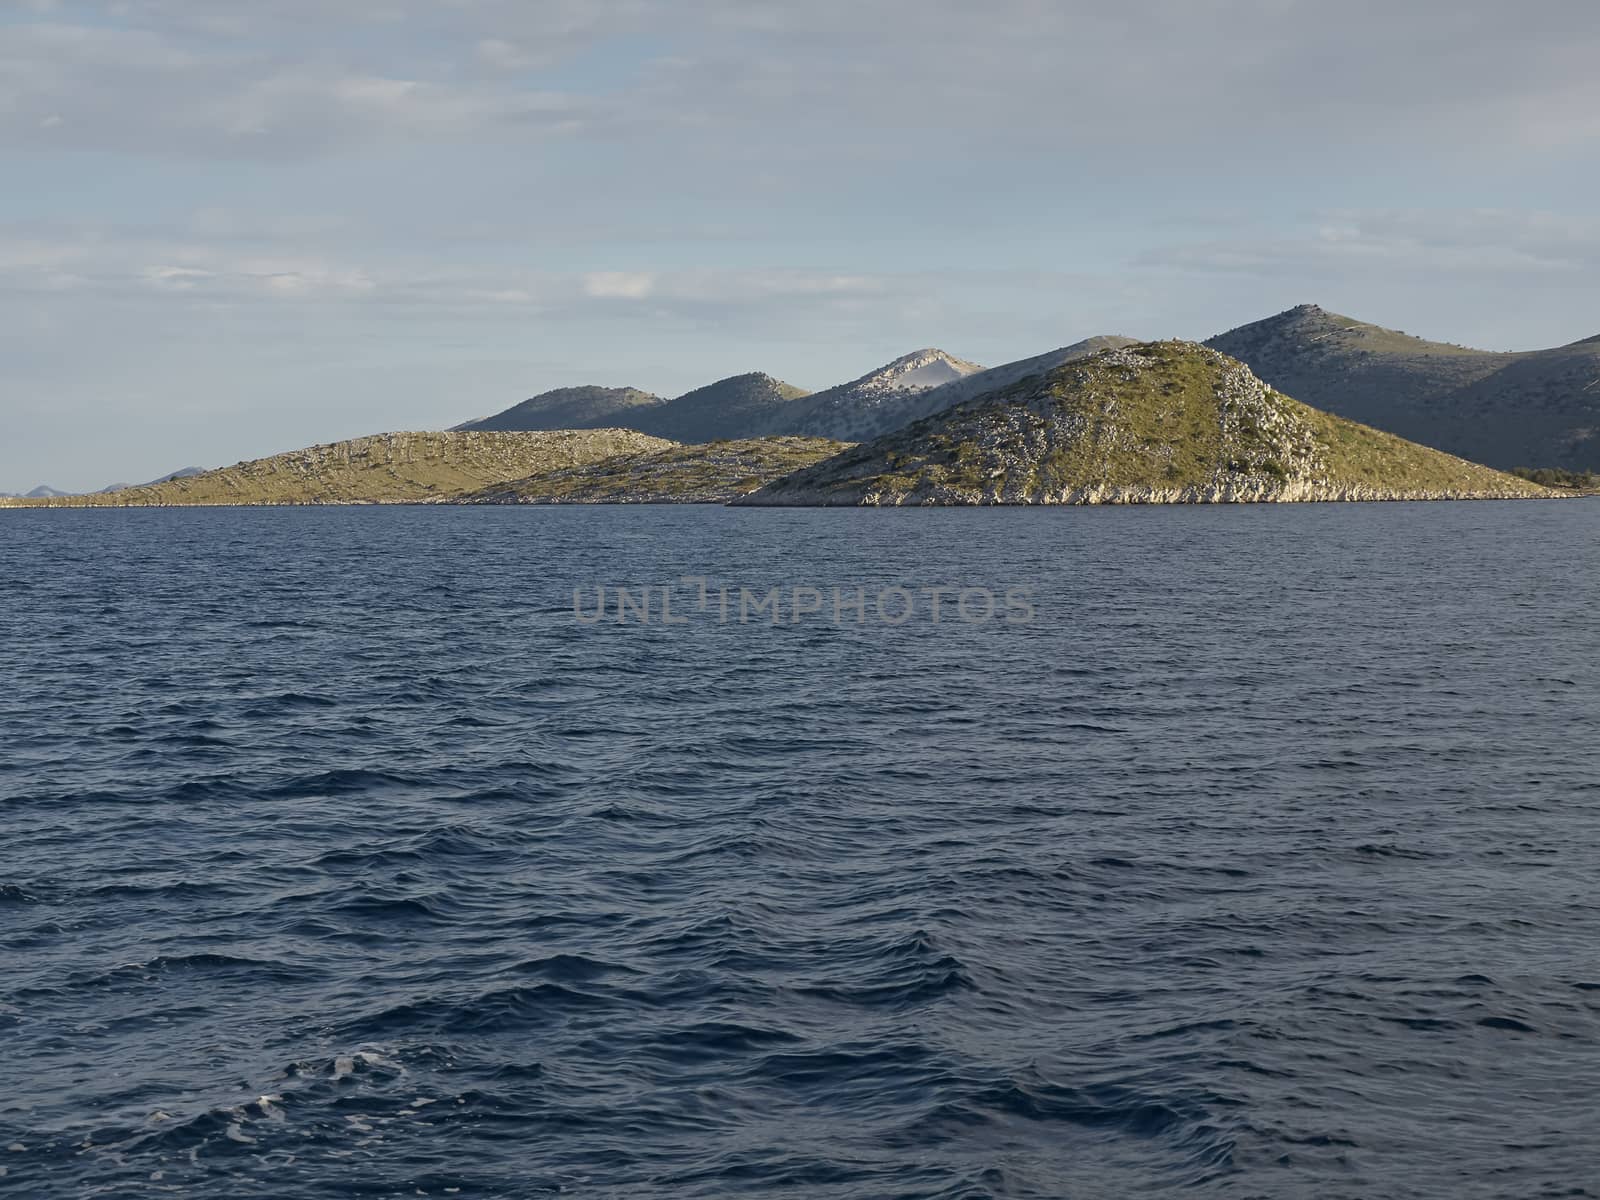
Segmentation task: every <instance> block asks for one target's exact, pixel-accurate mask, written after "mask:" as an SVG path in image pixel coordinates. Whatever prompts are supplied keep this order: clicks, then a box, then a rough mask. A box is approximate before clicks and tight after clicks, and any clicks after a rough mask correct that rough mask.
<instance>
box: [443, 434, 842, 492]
mask: <svg viewBox="0 0 1600 1200" xmlns="http://www.w3.org/2000/svg"><path fill="white" fill-rule="evenodd" d="M843 449H845V445H844V444H843V443H841V442H833V441H827V440H826V439H822V438H799V437H773V438H750V439H746V440H742V441H720V442H710V443H704V444H697V445H689V446H681V445H680V446H666V447H664V448H660V449H655V450H641V451H639V452H636V453H631V454H620V455H616V456H615V457H612V458H606V459H601V460H600V461H598V462H593V463H586V464H582V465H577V466H568V467H559V468H556V469H555V470H550V471H543V472H541V473H539V474H536V475H532V476H529V477H528V478H526V479H518V480H516V481H514V482H512V483H507V484H497V485H495V486H492V487H487V488H483V489H481V490H480V491H477V492H474V493H472V494H470V495H467V496H464V497H462V498H461V499H460V500H459V501H448V502H458V503H463V504H725V503H727V502H728V501H730V500H733V499H736V498H738V497H739V496H743V495H746V494H748V493H749V492H753V491H755V490H756V489H757V488H759V487H761V486H762V485H764V484H767V483H771V482H772V481H773V480H774V479H778V478H780V477H781V476H784V475H787V474H789V473H790V472H791V471H796V470H799V469H800V468H801V467H807V466H810V465H811V464H812V463H815V462H820V461H821V460H822V459H825V458H829V457H831V456H832V455H835V454H837V453H839V451H841V450H843Z"/></svg>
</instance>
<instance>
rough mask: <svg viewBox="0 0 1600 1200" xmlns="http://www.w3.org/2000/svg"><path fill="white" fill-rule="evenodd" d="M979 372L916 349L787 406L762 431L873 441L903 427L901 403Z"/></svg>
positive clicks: (938, 352) (969, 365)
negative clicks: (891, 430) (868, 439)
mask: <svg viewBox="0 0 1600 1200" xmlns="http://www.w3.org/2000/svg"><path fill="white" fill-rule="evenodd" d="M981 370H983V368H982V367H980V366H978V364H977V363H970V362H965V361H963V360H962V359H959V358H953V357H952V356H950V355H948V354H946V353H945V352H944V351H943V350H934V349H927V350H916V351H913V352H912V353H910V354H907V355H903V356H902V357H900V358H897V359H895V360H894V361H893V362H892V363H889V364H888V365H886V366H883V367H879V368H878V369H877V370H876V371H872V372H869V373H868V374H866V375H863V376H862V377H861V378H860V379H852V380H851V381H850V382H849V383H841V384H839V385H837V386H835V387H831V388H828V389H827V390H826V391H821V392H818V393H816V394H815V395H813V396H811V397H810V398H809V399H807V400H806V401H805V402H804V403H802V404H798V405H794V406H791V407H790V408H788V409H786V410H784V412H783V413H782V414H781V417H780V419H778V420H776V421H774V422H773V424H772V425H771V426H770V427H769V428H768V429H767V430H766V432H768V433H774V434H802V435H805V436H808V437H825V438H835V439H837V440H839V441H857V440H860V439H861V438H864V437H873V436H876V435H877V434H879V433H884V432H887V431H888V430H890V429H894V428H896V427H897V426H898V425H900V424H902V421H901V420H900V418H899V417H898V415H897V414H898V413H899V412H900V407H899V406H900V405H901V403H902V402H903V401H905V400H907V399H908V398H910V397H912V396H918V395H921V394H924V393H927V392H931V391H932V390H933V389H934V388H937V387H941V386H943V385H945V384H948V383H951V382H953V381H955V380H958V379H964V378H966V377H967V376H969V375H974V374H976V373H977V372H979V371H981Z"/></svg>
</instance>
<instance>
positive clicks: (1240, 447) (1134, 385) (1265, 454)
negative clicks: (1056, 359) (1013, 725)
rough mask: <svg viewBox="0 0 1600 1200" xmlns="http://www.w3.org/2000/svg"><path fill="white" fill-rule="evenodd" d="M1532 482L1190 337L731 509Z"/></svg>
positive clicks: (1206, 496) (1051, 384)
mask: <svg viewBox="0 0 1600 1200" xmlns="http://www.w3.org/2000/svg"><path fill="white" fill-rule="evenodd" d="M1552 494H1553V493H1551V492H1549V491H1548V490H1546V489H1544V488H1541V487H1539V486H1538V485H1536V484H1533V483H1530V482H1527V481H1525V480H1521V479H1515V478H1512V477H1511V476H1508V475H1502V474H1500V473H1499V472H1496V471H1492V470H1490V469H1488V468H1487V467H1481V466H1477V465H1475V464H1473V463H1469V462H1465V461H1463V460H1462V459H1459V458H1455V457H1452V456H1450V455H1448V454H1443V453H1440V452H1439V451H1436V450H1429V449H1426V448H1424V447H1422V446H1418V445H1414V444H1412V443H1409V442H1405V441H1402V440H1401V439H1399V438H1397V437H1394V436H1393V435H1391V434H1387V433H1382V432H1379V431H1378V430H1375V429H1369V428H1367V427H1365V426H1362V425H1357V424H1355V423H1353V422H1350V421H1346V420H1342V419H1340V418H1338V417H1334V416H1330V415H1329V414H1327V413H1324V412H1320V411H1318V410H1316V409H1314V408H1310V407H1308V406H1306V405H1304V404H1301V403H1299V402H1298V401H1295V400H1291V399H1290V398H1289V397H1288V396H1286V395H1284V394H1283V393H1281V392H1279V391H1277V390H1275V389H1274V388H1271V387H1269V386H1267V385H1266V384H1264V383H1262V381H1261V380H1260V379H1258V378H1256V376H1255V375H1254V374H1252V373H1251V371H1250V370H1249V368H1247V367H1245V366H1244V365H1243V364H1241V363H1239V362H1237V361H1235V360H1234V359H1231V358H1229V357H1227V356H1226V355H1223V354H1221V353H1219V352H1217V351H1215V350H1212V349H1208V348H1207V347H1204V346H1199V345H1195V344H1194V343H1189V342H1152V343H1147V344H1144V345H1136V346H1131V347H1127V348H1123V349H1114V350H1106V351H1102V352H1100V353H1098V354H1096V355H1094V356H1092V357H1090V358H1087V359H1083V360H1080V361H1078V362H1072V363H1068V364H1066V365H1065V366H1061V367H1057V368H1056V369H1055V370H1053V371H1050V372H1048V373H1047V374H1045V375H1043V376H1036V377H1032V378H1028V379H1024V380H1023V381H1022V382H1020V383H1018V384H1016V385H1014V386H1013V387H1011V388H1009V389H1005V390H1003V391H1001V392H998V393H989V394H986V395H984V396H980V397H978V398H977V399H974V400H971V401H968V402H966V403H964V404H960V405H957V406H956V407H954V408H951V409H947V410H945V411H944V412H941V413H938V414H936V415H934V416H931V417H927V418H924V419H923V420H921V421H917V422H915V423H913V424H912V425H910V426H907V427H905V428H903V429H900V430H897V431H895V432H893V433H890V434H888V435H886V436H883V437H880V438H878V439H876V440H875V441H872V442H869V443H867V444H865V445H861V446H857V447H854V448H852V449H850V450H846V451H844V452H842V453H840V454H838V455H835V456H834V457H833V458H830V459H826V460H824V461H822V462H820V463H818V464H816V465H815V466H812V467H808V468H804V469H802V470H799V471H797V472H795V473H794V474H792V475H788V476H785V477H784V478H783V479H780V480H777V481H776V482H774V483H772V484H769V485H767V486H766V487H764V488H762V489H761V490H760V491H758V492H755V493H753V494H751V495H749V496H746V497H744V498H742V499H740V500H738V501H736V502H735V503H739V504H757V505H836V504H844V505H863V504H866V505H873V504H1107V503H1110V504H1137V503H1196V502H1236V501H1286V500H1401V499H1458V498H1459V499H1467V498H1514V497H1515V498H1520V497H1532V496H1549V495H1552Z"/></svg>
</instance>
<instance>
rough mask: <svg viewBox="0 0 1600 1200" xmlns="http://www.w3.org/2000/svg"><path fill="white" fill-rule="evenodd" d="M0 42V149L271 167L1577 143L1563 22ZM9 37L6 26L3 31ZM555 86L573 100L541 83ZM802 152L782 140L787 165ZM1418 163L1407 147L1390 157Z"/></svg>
mask: <svg viewBox="0 0 1600 1200" xmlns="http://www.w3.org/2000/svg"><path fill="white" fill-rule="evenodd" d="M21 11H22V12H23V14H24V16H23V19H21V20H19V21H15V22H11V23H6V24H0V79H3V80H4V81H5V82H0V114H3V115H0V136H4V137H7V138H9V139H10V140H12V141H13V142H17V143H20V144H25V145H36V144H43V145H76V146H105V147H111V146H115V147H117V148H119V149H126V150H134V151H140V150H142V151H146V152H152V153H161V154H174V153H178V154H197V155H219V154H233V155H243V156H254V157H270V158H284V157H294V156H305V155H317V154H328V153H332V152H335V151H336V150H340V149H344V148H348V147H352V146H371V145H381V144H384V143H386V142H392V141H396V140H419V139H420V140H431V141H435V142H454V141H459V140H460V139H463V138H478V139H487V140H497V141H502V142H507V141H509V142H519V141H525V140H527V139H528V138H530V137H548V136H550V135H552V134H571V133H574V132H580V131H581V132H593V133H599V134H602V135H604V136H607V137H621V138H626V139H631V140H632V141H634V142H636V143H645V142H650V143H656V144H658V145H659V143H660V142H661V139H662V138H663V137H666V138H668V139H669V142H670V146H671V151H672V153H674V154H675V155H677V156H678V157H680V158H693V157H700V158H704V159H708V160H718V159H724V158H727V157H729V156H734V157H744V158H747V159H748V158H765V159H772V160H781V159H783V158H784V157H785V156H788V157H789V158H790V159H791V160H793V159H794V158H795V157H796V156H801V157H804V158H805V159H807V160H815V159H819V158H820V159H825V160H826V159H829V158H832V159H834V160H836V161H838V162H839V163H841V164H854V163H856V162H858V161H860V159H861V158H862V156H863V155H867V154H872V153H875V154H877V155H878V156H879V157H880V158H881V159H883V160H894V159H897V158H907V157H917V156H922V155H926V154H927V152H928V151H929V150H930V149H931V148H936V147H938V146H939V145H940V144H941V143H942V144H943V146H944V147H946V149H947V151H948V152H949V153H952V154H959V153H968V152H971V150H972V148H973V147H974V146H975V145H981V146H987V147H1005V148H1009V149H1010V150H1012V151H1016V152H1026V151H1028V150H1030V149H1031V150H1033V151H1036V152H1046V153H1048V152H1052V151H1055V152H1060V151H1066V150H1070V149H1074V148H1077V149H1089V150H1093V151H1094V152H1096V153H1098V154H1102V155H1105V156H1106V159H1105V163H1104V164H1102V165H1103V166H1116V165H1119V164H1129V163H1133V164H1135V165H1137V164H1139V163H1140V162H1141V160H1143V159H1146V158H1147V157H1151V156H1160V155H1166V156H1169V157H1171V156H1179V157H1181V158H1182V159H1183V161H1185V162H1204V161H1210V162H1211V163H1213V164H1214V165H1215V166H1216V167H1217V168H1218V169H1226V166H1227V164H1228V162H1229V161H1230V160H1235V159H1237V157H1238V155H1239V154H1241V153H1245V152H1249V153H1260V152H1261V151H1262V150H1263V149H1264V148H1265V147H1267V146H1271V147H1273V148H1274V149H1275V151H1276V152H1278V153H1279V154H1292V155H1296V156H1308V155H1330V154H1340V153H1349V152H1352V151H1354V150H1359V149H1363V148H1372V147H1387V148H1390V149H1391V150H1395V151H1402V150H1405V149H1407V148H1411V149H1420V150H1422V151H1424V152H1425V153H1429V154H1433V155H1441V154H1443V155H1465V154H1469V153H1479V154H1481V153H1482V151H1483V150H1484V148H1485V145H1486V143H1489V144H1493V145H1494V147H1495V149H1496V150H1497V151H1498V152H1499V153H1500V154H1502V155H1504V154H1507V153H1523V152H1526V153H1533V154H1538V153H1553V152H1560V151H1571V150H1574V149H1576V148H1579V147H1583V146H1588V145H1591V144H1592V143H1594V142H1595V141H1596V140H1597V139H1600V72H1596V71H1595V70H1594V66H1593V64H1594V63H1595V61H1596V60H1597V58H1600V11H1597V10H1596V9H1595V8H1594V6H1593V5H1592V4H1591V3H1590V2H1589V0H1528V3H1525V4H1521V5H1517V6H1506V5H1504V4H1503V3H1502V2H1501V0H1459V2H1458V3H1456V4H1453V5H1451V6H1450V7H1449V8H1448V9H1440V8H1438V7H1437V6H1432V5H1409V6H1408V5H1396V4H1394V3H1392V0H1384V2H1380V0H1348V2H1347V3H1345V4H1343V5H1341V6H1339V7H1338V8H1337V9H1330V8H1328V7H1327V6H1326V5H1325V4H1321V3H1313V2H1312V0H1137V2H1134V3H1129V4H1124V5H1120V6H1116V7H1110V6H1087V5H1062V4H1057V3H1052V2H1048V0H993V2H992V3H990V4H987V5H984V6H981V7H979V6H973V5H971V4H968V3H965V2H964V0H879V2H878V3H874V4H871V5H861V4H859V3H856V2H854V0H849V2H847V0H810V2H809V3H807V4H804V5H797V4H791V3H781V4H780V3H777V2H776V0H630V2H623V3H615V4H606V5H597V4H592V3H584V2H582V0H543V2H541V3H536V4H529V3H521V2H513V0H454V2H453V3H450V4H444V5H441V4H437V3H433V2H425V0H317V2H314V0H284V2H283V3H276V4H257V3H249V4H247V3H244V0H209V2H208V3H207V4H205V5H196V4H192V3H187V2H182V3H180V2H179V0H122V2H119V3H116V4H111V3H107V4H94V3H73V2H70V0H67V2H64V3H62V4H60V5H58V6H56V7H55V8H54V9H49V10H30V9H27V8H24V9H22V10H21ZM30 18H31V19H30ZM580 56H582V62H583V67H582V69H581V70H577V71H571V70H566V69H564V67H565V64H568V63H569V62H575V61H577V60H578V59H579V57H580ZM802 134H803V135H804V136H801V135H802ZM1419 139H1420V141H1419Z"/></svg>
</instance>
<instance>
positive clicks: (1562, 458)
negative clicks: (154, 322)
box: [0, 304, 1600, 507]
mask: <svg viewBox="0 0 1600 1200" xmlns="http://www.w3.org/2000/svg"><path fill="white" fill-rule="evenodd" d="M1291 397H1292V399H1291ZM1252 422H1253V423H1254V424H1252ZM1252 431H1253V432H1252ZM1291 431H1292V436H1291ZM1241 439H1242V440H1241ZM1286 439H1287V440H1286ZM1258 443H1259V445H1258ZM1262 447H1265V449H1262ZM1258 450H1260V453H1257V451H1258ZM1479 464H1481V465H1479ZM1597 489H1600V337H1596V338H1590V339H1587V340H1585V341H1581V342H1575V343H1573V344H1571V345H1569V346H1564V347H1560V348H1558V349H1554V350H1543V351H1530V352H1525V353H1497V352H1489V351H1482V350H1471V349H1467V348H1465V347H1460V346H1453V345H1449V344H1446V343H1439V342H1427V341H1423V340H1422V339H1419V338H1415V337H1411V336H1409V335H1407V334H1404V333H1400V332H1398V331H1396V330H1388V329H1383V328H1381V327H1380V326H1376V325H1369V324H1365V323H1363V322H1360V321H1356V320H1353V319H1351V318H1349V317H1343V316H1340V315H1339V314H1337V313H1331V312H1328V311H1326V310H1324V309H1322V308H1319V307H1317V306H1316V305H1309V304H1308V305H1301V306H1299V307H1297V308H1293V309H1290V310H1288V311H1286V312H1283V313H1279V314H1278V315H1276V316H1274V317H1269V318H1267V319H1265V320H1263V321H1257V322H1255V323H1253V324H1250V325H1244V326H1240V327H1239V328H1237V329H1234V330H1231V331H1229V332H1228V333H1225V334H1220V335H1218V336H1217V337H1214V338H1212V339H1211V340H1210V341H1209V342H1207V343H1204V344H1203V345H1197V344H1195V343H1187V342H1144V343H1141V342H1137V341H1135V340H1134V339H1133V338H1129V337H1124V336H1120V335H1100V336H1096V337H1092V338H1087V339H1083V340H1081V341H1077V342H1073V343H1070V344H1067V345H1064V346H1061V347H1060V348H1058V349H1056V350H1051V351H1047V352H1046V353H1044V354H1039V355H1035V356H1033V357H1031V358H1025V359H1019V360H1017V361H1015V362H1010V363H1004V364H1002V365H1000V366H998V367H989V368H984V367H982V366H980V365H979V364H977V363H973V362H969V361H966V360H964V359H960V358H957V357H955V356H954V355H951V354H947V353H946V352H944V351H943V350H939V349H936V348H932V347H928V348H925V349H921V350H915V351H912V352H911V353H909V354H905V355H902V356H900V357H899V358H896V359H894V360H892V361H891V362H889V363H886V364H885V365H884V366H882V367H880V368H878V369H877V370H875V371H870V372H868V373H867V374H865V375H863V376H861V377H859V378H857V379H853V380H850V381H849V382H847V383H842V384H838V385H836V386H834V387H831V388H827V389H824V390H823V391H820V392H815V393H811V392H807V391H805V390H804V389H802V388H798V387H795V386H793V385H791V384H788V383H785V382H783V381H782V380H779V379H776V378H774V377H773V376H771V375H768V374H765V373H764V372H760V371H754V372H748V373H746V374H742V375H734V376H729V377H728V378H725V379H721V380H718V381H716V382H715V383H711V384H707V385H706V386H704V387H701V388H696V389H694V390H693V391H690V392H686V393H684V394H682V395H680V396H677V397H674V398H665V397H662V396H659V395H656V394H654V393H652V392H648V391H645V390H642V389H640V388H636V387H602V386H598V385H595V386H585V387H568V388H558V389H555V390H554V391H549V392H543V393H540V394H539V395H536V396H533V397H532V398H530V399H528V400H524V401H522V402H520V403H518V404H516V405H513V406H511V407H510V408H507V409H505V410H503V411H501V412H499V413H496V414H494V415H492V416H488V417H483V418H479V419H476V420H472V421H467V422H464V423H463V424H461V425H458V426H456V427H454V428H453V429H450V430H443V431H434V432H399V433H383V434H375V435H372V436H369V437H362V438H354V439H350V440H348V441H343V442H334V443H328V444H325V445H320V446H311V447H308V448H306V449H303V450H295V451H291V452H289V453H285V454H276V455H272V456H270V457H267V458H262V459H255V460H252V461H249V462H242V463H238V464H236V465H234V466H231V467H225V468H222V469H220V470H213V471H199V470H197V469H195V468H187V469H185V470H183V471H179V472H175V473H173V474H171V475H169V476H164V477H163V478H162V479H161V480H158V481H156V482H153V483H149V484H144V485H139V486H132V487H129V486H125V485H120V484H119V485H113V486H112V487H110V488H107V489H104V490H103V491H101V492H97V493H91V494H84V495H69V494H66V493H63V492H60V491H58V490H57V489H54V488H49V487H40V488H37V489H35V490H34V491H33V492H31V493H29V494H28V495H27V496H25V497H3V498H0V506H4V507H105V506H126V507H141V506H151V505H215V504H247V505H270V504H412V503H448V504H563V503H566V504H576V503H733V502H738V503H742V504H751V505H770V504H862V505H875V504H924V503H927V504H967V503H983V504H1036V503H1134V502H1141V503H1168V502H1203V501H1253V500H1274V501H1275V500H1317V499H1328V500H1333V499H1341V500H1342V499H1351V500H1354V499H1392V498H1441V499H1443V498H1450V499H1455V498H1477V497H1485V496H1492V497H1523V496H1552V495H1574V494H1592V493H1594V492H1595V491H1596V490H1597Z"/></svg>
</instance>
